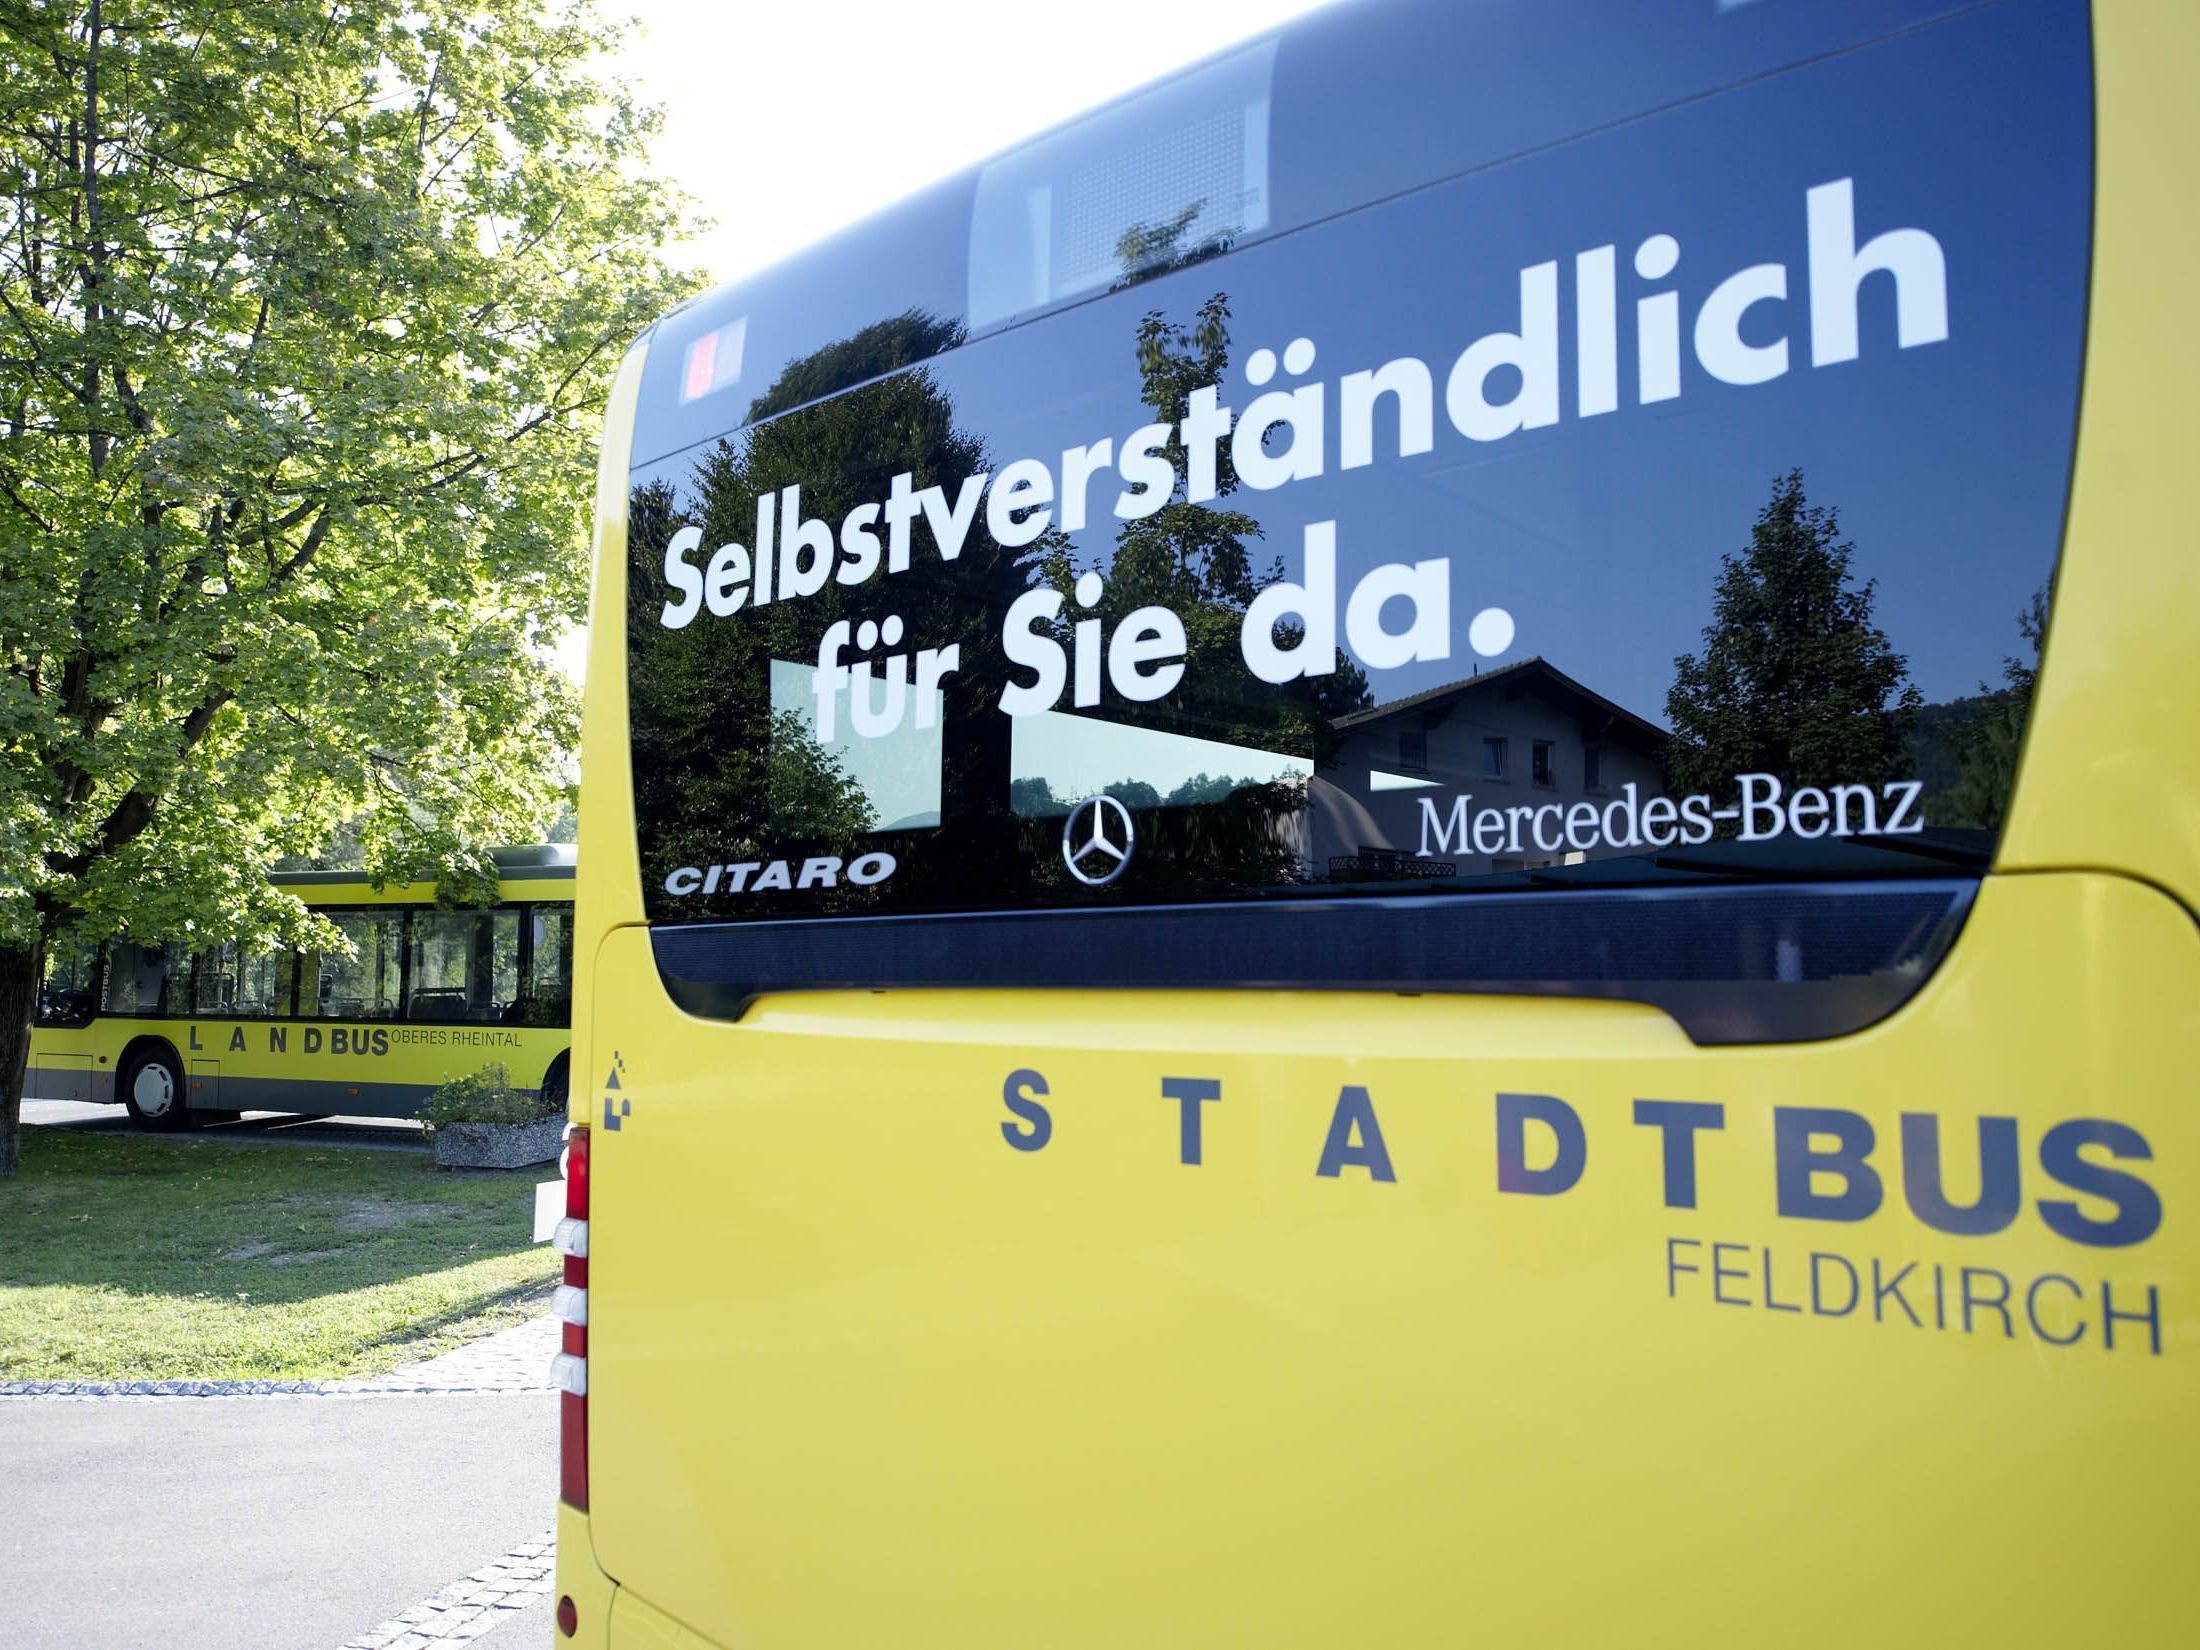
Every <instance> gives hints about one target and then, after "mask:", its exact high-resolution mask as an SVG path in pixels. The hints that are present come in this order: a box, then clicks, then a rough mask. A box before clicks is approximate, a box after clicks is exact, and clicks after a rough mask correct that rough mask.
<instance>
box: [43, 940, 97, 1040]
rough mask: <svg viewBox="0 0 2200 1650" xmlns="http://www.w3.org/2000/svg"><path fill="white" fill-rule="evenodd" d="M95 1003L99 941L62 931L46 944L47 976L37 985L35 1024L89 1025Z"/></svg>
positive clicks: (95, 1006)
mask: <svg viewBox="0 0 2200 1650" xmlns="http://www.w3.org/2000/svg"><path fill="white" fill-rule="evenodd" d="M98 1005H99V945H98V942H96V941H90V940H80V939H75V938H73V937H71V936H68V935H63V936H62V937H61V938H60V939H58V940H55V941H54V942H53V943H52V944H51V945H49V946H48V947H47V948H46V977H45V979H44V981H43V982H42V983H41V984H40V985H39V988H38V1010H37V1020H38V1024H40V1025H42V1026H81V1025H89V1024H90V1023H91V1019H92V1014H93V1011H94V1010H95V1009H96V1008H97V1007H98Z"/></svg>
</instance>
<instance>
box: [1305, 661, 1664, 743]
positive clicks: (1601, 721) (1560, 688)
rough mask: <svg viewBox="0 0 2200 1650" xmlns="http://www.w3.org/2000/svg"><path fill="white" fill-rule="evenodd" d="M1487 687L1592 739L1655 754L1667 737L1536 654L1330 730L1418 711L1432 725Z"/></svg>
mask: <svg viewBox="0 0 2200 1650" xmlns="http://www.w3.org/2000/svg"><path fill="white" fill-rule="evenodd" d="M1491 688H1499V689H1501V690H1502V691H1503V692H1504V694H1505V696H1506V697H1507V698H1512V697H1514V696H1515V695H1517V694H1520V693H1524V692H1525V693H1535V694H1539V695H1541V696H1542V697H1543V698H1544V699H1546V700H1549V701H1550V702H1552V703H1554V704H1557V705H1560V706H1562V707H1564V708H1565V709H1567V710H1569V711H1571V712H1572V713H1573V714H1574V715H1576V716H1578V717H1579V718H1580V719H1581V723H1582V727H1583V731H1584V732H1585V733H1586V734H1587V736H1588V737H1590V738H1592V739H1616V740H1619V741H1621V742H1623V743H1626V744H1631V745H1634V746H1636V747H1637V748H1639V749H1641V750H1644V751H1647V752H1651V753H1655V752H1657V751H1660V750H1663V749H1664V748H1665V742H1666V741H1667V740H1668V739H1669V738H1671V737H1672V736H1671V735H1670V734H1668V733H1667V732H1666V731H1665V729H1663V728H1661V727H1659V726H1658V725H1657V724H1656V723H1655V722H1651V721H1647V720H1645V719H1644V718H1643V717H1640V716H1637V715H1636V714H1635V713H1634V712H1633V711H1631V710H1627V709H1625V708H1624V707H1622V706H1619V705H1615V704H1614V703H1612V701H1611V700H1609V699H1607V698H1605V697H1604V695H1603V694H1601V693H1598V692H1597V691H1596V690H1595V689H1593V688H1589V687H1584V686H1583V685H1582V684H1581V683H1579V682H1577V681H1575V680H1574V679H1573V678H1572V677H1571V676H1569V675H1567V674H1566V673H1565V672H1564V671H1563V670H1560V669H1559V668H1558V667H1557V666H1556V665H1554V664H1552V663H1551V662H1550V661H1549V660H1547V659H1545V658H1544V657H1543V656H1542V655H1541V654H1537V655H1536V656H1535V657H1533V658H1528V659H1519V660H1516V661H1514V662H1513V663H1512V664H1509V665H1499V666H1498V667H1497V668H1496V669H1495V670H1485V671H1482V672H1479V673H1478V674H1476V675H1473V676H1467V677H1463V678H1461V679H1460V680H1459V681H1456V682H1446V683H1444V684H1443V685H1442V686H1440V687H1432V688H1428V689H1425V690H1424V691H1422V692H1420V693H1413V694H1408V695H1407V696H1406V697H1405V698H1403V699H1393V700H1391V702H1390V703H1389V704H1387V705H1377V706H1375V707H1374V708H1373V709H1371V710H1356V711H1354V712H1352V713H1351V714H1350V715H1349V716H1339V717H1337V718H1336V719H1335V720H1334V721H1332V722H1331V723H1330V726H1332V727H1334V728H1335V729H1337V731H1338V732H1340V733H1349V732H1353V731H1356V730H1358V729H1360V728H1365V727H1372V726H1373V725H1375V724H1376V723H1378V722H1384V721H1388V720H1389V719H1390V718H1392V717H1395V716H1403V715H1405V714H1406V713H1407V712H1409V711H1419V712H1421V714H1422V718H1423V720H1424V721H1434V720H1436V719H1437V718H1438V717H1440V716H1441V715H1442V714H1443V713H1444V712H1446V711H1448V710H1449V709H1450V708H1451V706H1452V705H1454V704H1455V703H1457V702H1458V701H1460V700H1462V699H1465V698H1466V697H1468V696H1469V695H1470V694H1479V693H1482V692H1485V691H1486V690H1488V689H1491Z"/></svg>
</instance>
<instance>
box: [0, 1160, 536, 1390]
mask: <svg viewBox="0 0 2200 1650" xmlns="http://www.w3.org/2000/svg"><path fill="white" fill-rule="evenodd" d="M555 1172H556V1171H555V1169H554V1168H552V1167H551V1166H549V1165H544V1166H543V1168H541V1169H540V1170H535V1171H521V1172H519V1173H516V1174H498V1173H481V1174H467V1173H456V1172H451V1171H444V1170H438V1169H437V1168H436V1167H435V1165H434V1164H433V1163H432V1162H431V1161H430V1160H429V1159H428V1157H427V1156H426V1154H425V1153H418V1154H416V1153H412V1152H383V1151H344V1150H341V1149H327V1150H322V1149H315V1148H311V1147H301V1146H238V1145H231V1144H228V1143H226V1142H212V1141H194V1140H192V1139H191V1138H190V1137H189V1136H182V1137H178V1138H166V1137H162V1136H156V1135H109V1134H79V1133H76V1132H74V1131H71V1130H67V1129H54V1128H26V1129H25V1130H24V1131H23V1167H22V1172H21V1173H20V1174H19V1175H17V1176H16V1177H15V1178H14V1179H12V1180H0V1380H16V1381H20V1380H76V1381H94V1380H101V1381H115V1380H125V1381H126V1380H177V1379H186V1380H269V1379H282V1380H310V1379H325V1378H328V1377H331V1376H338V1375H370V1374H375V1373H378V1372H380V1371H382V1370H385V1369H389V1368H392V1367H394V1366H395V1365H397V1364H401V1363H408V1362H410V1361H411V1360H413V1359H415V1358H423V1357H428V1356H431V1355H432V1354H434V1353H437V1352H441V1351H446V1350H448V1349H449V1348H451V1347H453V1346H456V1345H458V1344H459V1343H460V1342H462V1341H466V1340H471V1339H473V1338H474V1337H475V1336H477V1335H482V1334H486V1333H488V1332H489V1331H490V1330H493V1329H501V1328H504V1327H506V1326H507V1325H509V1324H513V1323H517V1322H519V1321H521V1319H523V1318H524V1317H526V1316H527V1315H528V1313H529V1309H530V1304H531V1301H530V1298H531V1297H539V1296H541V1295H542V1293H543V1292H544V1291H546V1290H547V1289H548V1288H549V1287H550V1285H551V1284H552V1283H553V1282H554V1281H555V1278H556V1271H557V1264H558V1263H557V1257H556V1256H555V1255H553V1254H552V1253H551V1251H550V1249H549V1247H548V1246H547V1245H537V1244H533V1243H530V1242H529V1236H530V1232H529V1228H530V1226H531V1224H532V1213H531V1210H532V1196H533V1188H534V1183H535V1181H537V1180H539V1179H544V1178H547V1177H548V1176H549V1175H551V1174H554V1173H555Z"/></svg>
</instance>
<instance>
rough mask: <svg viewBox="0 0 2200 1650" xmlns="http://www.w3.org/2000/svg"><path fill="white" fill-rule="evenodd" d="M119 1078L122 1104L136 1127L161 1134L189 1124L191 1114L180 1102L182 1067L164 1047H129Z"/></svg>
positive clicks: (182, 1099) (181, 1099) (185, 1127)
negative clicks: (126, 1108)
mask: <svg viewBox="0 0 2200 1650" xmlns="http://www.w3.org/2000/svg"><path fill="white" fill-rule="evenodd" d="M119 1077H120V1082H119V1084H118V1085H117V1086H118V1087H119V1088H120V1090H121V1092H122V1103H123V1104H124V1105H125V1106H127V1107H128V1108H129V1109H130V1121H131V1122H133V1123H135V1124H136V1125H137V1126H138V1127H139V1128H141V1129H157V1130H160V1131H162V1132H164V1133H165V1132H167V1131H169V1130H173V1129H187V1128H189V1127H190V1126H191V1113H190V1111H189V1110H188V1109H186V1107H185V1105H184V1097H183V1068H182V1067H181V1066H180V1065H178V1064H177V1063H176V1057H175V1055H174V1054H172V1053H170V1052H169V1051H168V1050H167V1049H165V1048H162V1047H159V1046H158V1045H155V1046H151V1047H145V1048H136V1049H132V1050H131V1051H130V1053H129V1055H128V1057H127V1058H125V1059H124V1060H123V1062H122V1070H121V1072H120V1073H119Z"/></svg>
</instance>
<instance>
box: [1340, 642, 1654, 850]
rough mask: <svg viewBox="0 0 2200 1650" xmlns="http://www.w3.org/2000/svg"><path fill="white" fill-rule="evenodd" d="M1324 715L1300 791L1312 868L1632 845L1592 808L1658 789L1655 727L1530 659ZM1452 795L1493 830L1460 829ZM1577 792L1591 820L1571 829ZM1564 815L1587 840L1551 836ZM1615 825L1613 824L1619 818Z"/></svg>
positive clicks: (1623, 806) (1578, 817) (1583, 817)
mask: <svg viewBox="0 0 2200 1650" xmlns="http://www.w3.org/2000/svg"><path fill="white" fill-rule="evenodd" d="M1332 725H1333V726H1334V728H1335V730H1336V734H1337V744H1336V748H1335V751H1334V753H1333V754H1332V755H1331V756H1330V757H1329V758H1328V759H1327V760H1326V761H1324V762H1323V764H1322V766H1321V768H1320V771H1319V772H1318V773H1317V774H1316V775H1315V781H1314V785H1313V787H1312V791H1311V793H1310V803H1311V808H1310V818H1309V827H1310V829H1309V835H1308V838H1307V843H1306V848H1307V855H1308V860H1309V873H1310V874H1311V875H1313V876H1314V877H1315V878H1317V879H1321V878H1324V877H1326V878H1327V879H1328V880H1330V881H1352V880H1357V881H1369V882H1376V881H1381V882H1387V881H1395V880H1402V879H1406V878H1442V877H1448V876H1454V875H1456V876H1481V875H1486V874H1489V873H1491V872H1495V871H1519V870H1527V871H1533V870H1536V869H1539V868H1541V867H1546V866H1563V865H1568V864H1578V863H1580V862H1581V861H1583V860H1587V859H1603V858H1608V857H1612V856H1614V855H1619V854H1627V853H1639V852H1641V851H1642V850H1640V849H1639V848H1628V847H1624V846H1619V847H1615V846H1607V842H1608V840H1609V837H1608V834H1607V833H1606V831H1605V829H1604V821H1605V817H1606V812H1607V810H1609V809H1611V808H1615V807H1617V808H1619V809H1620V810H1621V813H1622V816H1624V815H1625V813H1626V811H1627V809H1628V807H1629V804H1628V801H1627V798H1628V794H1629V793H1628V787H1630V786H1632V787H1633V793H1632V794H1633V804H1632V806H1633V807H1634V808H1636V809H1639V808H1640V806H1641V804H1642V803H1643V802H1644V801H1647V800H1648V799H1649V798H1651V797H1654V796H1659V795H1662V794H1664V788H1665V786H1664V759H1663V752H1664V747H1665V741H1666V733H1665V730H1664V729H1662V728H1660V727H1658V726H1657V725H1656V724H1655V723H1653V722H1650V721H1648V720H1646V719H1645V718H1643V717H1640V716H1637V715H1636V714H1634V712H1632V711H1629V710H1626V709H1623V708H1622V707H1620V706H1619V705H1616V704H1614V703H1613V702H1612V701H1611V700H1609V699H1607V698H1605V697H1604V696H1603V695H1602V694H1600V693H1598V692H1596V691H1595V690H1594V689H1593V688H1590V687H1588V686H1586V685H1585V684H1583V683H1581V682H1577V681H1575V680H1574V679H1573V678H1572V677H1571V676H1568V675H1567V674H1566V673H1565V672H1563V671H1561V670H1559V669H1557V668H1556V667H1555V666H1553V665H1550V664H1548V663H1546V662H1545V661H1544V660H1542V659H1539V658H1538V659H1525V660H1522V661H1520V662H1519V663H1517V664H1512V665H1507V666H1504V667H1503V668H1501V669H1498V670H1488V671H1484V672H1482V673H1481V674H1479V675H1476V676H1470V677H1468V678H1467V679H1466V680H1465V681H1462V682H1450V683H1447V684H1445V685H1444V686H1442V687H1437V688H1431V689H1429V690H1428V691H1426V692H1424V693H1416V694H1412V695H1410V696H1408V697H1406V698H1403V699H1399V700H1395V701H1393V702H1392V703H1390V704H1387V705H1377V706H1375V707H1374V708H1373V709H1372V710H1363V711H1356V712H1354V713H1353V714H1351V715H1349V716H1342V717H1339V718H1338V719H1337V720H1336V722H1335V723H1334V724H1332ZM1516 746H1524V747H1525V748H1526V750H1527V752H1528V757H1529V760H1528V773H1527V778H1528V779H1529V780H1530V782H1531V783H1530V785H1529V786H1528V787H1526V788H1524V789H1518V788H1514V787H1513V786H1512V785H1510V784H1508V783H1506V782H1507V781H1509V780H1511V779H1512V778H1513V773H1512V768H1511V753H1512V751H1513V749H1514V748H1515V747H1516ZM1409 756H1418V757H1419V758H1420V760H1419V762H1418V763H1414V762H1411V761H1409V760H1408V757H1409ZM1462 797H1465V798H1467V799H1468V800H1467V802H1466V818H1467V819H1472V818H1473V817H1476V816H1479V815H1481V814H1482V813H1484V811H1485V810H1495V811H1496V812H1497V813H1498V814H1499V815H1500V816H1502V823H1503V826H1504V831H1505V840H1503V841H1502V842H1498V841H1494V840H1486V841H1484V842H1483V843H1479V844H1478V843H1475V842H1472V841H1468V840H1463V837H1462V829H1461V827H1462V825H1463V823H1464V821H1462V820H1460V819H1459V818H1458V817H1456V816H1455V813H1454V809H1455V808H1456V806H1457V805H1458V803H1459V801H1460V799H1461V798H1462ZM1591 802H1593V803H1594V804H1595V809H1594V819H1595V825H1594V828H1593V830H1590V831H1588V832H1587V833H1586V834H1585V835H1581V827H1582V826H1583V825H1584V823H1585V822H1586V821H1588V820H1589V818H1590V814H1589V813H1588V812H1585V811H1583V805H1584V804H1588V803H1591ZM1569 817H1570V818H1571V819H1573V820H1574V821H1575V824H1576V827H1577V835H1581V839H1582V840H1587V841H1589V842H1590V846H1589V847H1587V848H1585V849H1584V848H1578V847H1576V846H1574V842H1573V840H1572V839H1568V838H1566V837H1565V835H1564V831H1565V821H1566V820H1567V819H1568V818H1569ZM1431 821H1433V822H1434V824H1433V826H1432V825H1431ZM1515 828H1517V829H1518V830H1519V832H1520V837H1519V840H1518V842H1517V843H1516V842H1514V841H1513V840H1512V832H1513V830H1514V829H1515ZM1538 828H1540V830H1541V832H1542V840H1540V841H1538V840H1537V839H1536V832H1537V830H1538ZM1616 828H1617V829H1618V831H1619V832H1620V833H1621V834H1622V835H1624V833H1625V830H1626V826H1625V820H1624V817H1622V818H1621V819H1620V820H1619V822H1618V825H1617V827H1616ZM1408 862H1411V866H1410V868H1408ZM1439 865H1440V866H1442V867H1443V869H1442V870H1441V871H1439V870H1437V869H1436V867H1437V866H1439Z"/></svg>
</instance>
